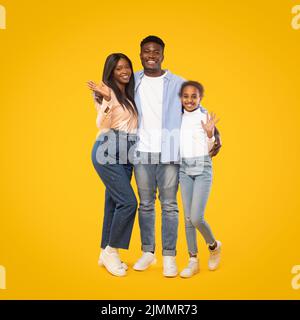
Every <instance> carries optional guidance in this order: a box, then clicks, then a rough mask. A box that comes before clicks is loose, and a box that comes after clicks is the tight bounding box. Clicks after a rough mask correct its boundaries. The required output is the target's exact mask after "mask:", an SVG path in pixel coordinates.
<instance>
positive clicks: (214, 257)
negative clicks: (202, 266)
mask: <svg viewBox="0 0 300 320" xmlns="http://www.w3.org/2000/svg"><path fill="white" fill-rule="evenodd" d="M216 242H217V247H216V248H215V249H214V250H210V249H209V248H208V250H209V253H210V256H209V260H208V269H209V270H210V271H214V270H216V269H217V268H218V266H219V264H220V260H221V246H222V243H221V241H218V240H216Z"/></svg>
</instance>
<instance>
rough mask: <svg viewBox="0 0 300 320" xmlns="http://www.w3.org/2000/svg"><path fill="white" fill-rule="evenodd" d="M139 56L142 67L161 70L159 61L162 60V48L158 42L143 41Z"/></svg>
mask: <svg viewBox="0 0 300 320" xmlns="http://www.w3.org/2000/svg"><path fill="white" fill-rule="evenodd" d="M140 58H141V62H142V65H143V67H144V69H146V70H151V71H155V70H161V63H162V62H163V60H164V54H163V49H162V47H161V46H160V45H159V44H158V43H155V42H148V43H145V44H144V45H143V46H142V48H141V53H140Z"/></svg>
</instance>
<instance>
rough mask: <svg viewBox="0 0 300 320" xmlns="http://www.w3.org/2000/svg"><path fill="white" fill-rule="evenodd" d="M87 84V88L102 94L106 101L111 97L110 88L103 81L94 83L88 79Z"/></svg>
mask: <svg viewBox="0 0 300 320" xmlns="http://www.w3.org/2000/svg"><path fill="white" fill-rule="evenodd" d="M87 85H88V87H89V89H91V90H92V91H94V92H95V93H96V94H97V95H100V96H102V97H103V98H104V99H105V100H106V101H109V100H110V99H111V89H110V88H109V87H108V86H107V85H106V84H105V83H104V82H102V81H101V83H100V84H96V83H95V82H94V81H88V83H87Z"/></svg>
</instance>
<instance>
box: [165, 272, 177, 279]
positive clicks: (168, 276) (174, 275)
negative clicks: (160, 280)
mask: <svg viewBox="0 0 300 320" xmlns="http://www.w3.org/2000/svg"><path fill="white" fill-rule="evenodd" d="M163 275H164V277H166V278H175V277H177V276H178V272H177V273H172V274H167V273H163Z"/></svg>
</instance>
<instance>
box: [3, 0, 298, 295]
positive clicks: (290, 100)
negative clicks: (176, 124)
mask: <svg viewBox="0 0 300 320" xmlns="http://www.w3.org/2000/svg"><path fill="white" fill-rule="evenodd" d="M0 2H1V4H2V5H4V6H5V8H6V11H7V29H6V30H0V110H1V117H0V134H1V135H0V137H1V138H0V139H1V147H2V151H1V160H0V161H1V166H0V167H1V180H0V181H1V185H0V188H1V190H0V191H1V201H0V212H1V218H0V265H3V266H5V268H6V273H7V289H6V290H0V298H1V299H12V298H13V299H299V298H300V290H294V289H293V288H292V286H291V281H292V278H293V275H292V273H291V269H292V267H293V266H294V265H297V264H300V254H299V252H300V239H299V229H300V215H299V205H300V197H299V181H300V174H299V167H298V166H299V138H300V134H299V132H298V126H299V120H300V110H299V107H300V105H299V94H300V83H299V74H300V60H299V59H300V58H299V57H300V30H294V29H293V28H292V27H291V20H292V18H293V15H292V13H291V10H292V7H293V6H294V5H296V4H300V3H297V2H295V1H239V2H238V1H199V0H194V1H183V2H182V1H178V2H176V1H173V0H172V1H171V0H167V1H158V0H153V1H151V2H149V1H130V0H128V1H119V0H116V1H99V0H86V1H79V2H76V1H70V0H65V1H61V0H59V1H58V0H52V1H33V0H28V1H21V0H20V1H14V0H1V1H0ZM149 34H155V35H158V36H160V37H162V38H163V39H164V41H165V43H166V49H165V61H164V64H163V67H165V68H168V69H170V70H171V71H172V72H173V73H176V74H178V75H181V76H183V77H185V78H187V79H193V80H198V81H200V82H202V83H203V85H204V86H205V89H206V97H205V99H204V100H203V104H204V106H206V108H207V109H208V110H210V111H214V112H216V113H217V114H218V115H219V116H220V117H221V121H220V123H219V125H218V127H219V129H220V131H221V134H222V138H223V148H222V150H221V152H220V154H219V155H218V157H217V158H215V159H214V184H213V189H212V193H211V197H210V199H209V203H208V206H207V210H206V219H207V221H208V222H209V223H210V225H211V226H212V229H213V231H214V233H215V235H216V236H217V238H218V239H220V240H221V241H222V242H223V256H222V265H221V268H220V269H219V270H218V271H216V272H213V273H212V272H209V271H208V269H207V258H208V252H207V250H206V248H205V244H204V241H203V239H202V238H201V237H199V249H200V261H201V262H200V263H201V272H200V273H199V274H198V275H197V276H195V277H193V278H192V279H186V280H184V279H181V278H179V277H178V278H176V279H166V278H164V277H163V276H162V257H161V236H160V226H161V225H160V217H161V213H160V210H159V204H158V203H157V226H156V227H157V256H158V263H157V265H156V266H154V267H152V268H151V269H150V270H148V271H146V272H143V273H137V272H135V271H133V270H132V269H130V270H129V272H128V276H127V277H125V278H116V277H113V276H110V275H109V274H108V273H107V272H106V271H105V269H103V268H100V267H98V266H97V259H98V254H99V242H100V234H101V226H102V215H103V194H104V187H103V184H102V182H101V181H100V180H99V179H98V176H97V174H96V172H95V171H94V168H93V166H92V163H91V149H92V145H93V142H94V139H95V136H96V126H95V117H96V113H95V110H94V105H93V101H92V98H91V94H90V92H89V90H88V89H87V87H86V81H87V80H90V79H93V80H95V81H98V80H100V78H101V74H102V68H103V64H104V60H105V58H106V56H107V55H108V54H110V53H112V52H124V53H126V54H127V55H128V56H129V57H130V58H131V59H132V61H133V64H134V68H135V70H138V69H140V68H141V65H140V61H139V43H140V41H141V39H142V38H144V37H145V36H147V35H149ZM178 200H179V206H180V228H179V237H178V256H177V262H178V266H179V269H180V270H181V269H182V268H183V267H184V266H185V265H186V262H187V253H186V251H187V247H186V240H185V235H184V224H183V211H182V204H181V200H180V194H179V193H178ZM140 253H141V252H140V236H139V228H138V221H137V220H136V223H135V226H134V231H133V236H132V241H131V246H130V249H129V251H128V252H127V251H125V250H123V251H122V252H121V254H122V258H123V259H124V260H125V261H126V262H128V263H129V265H130V266H132V265H133V263H134V262H135V261H136V259H137V258H138V257H139V256H140Z"/></svg>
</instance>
